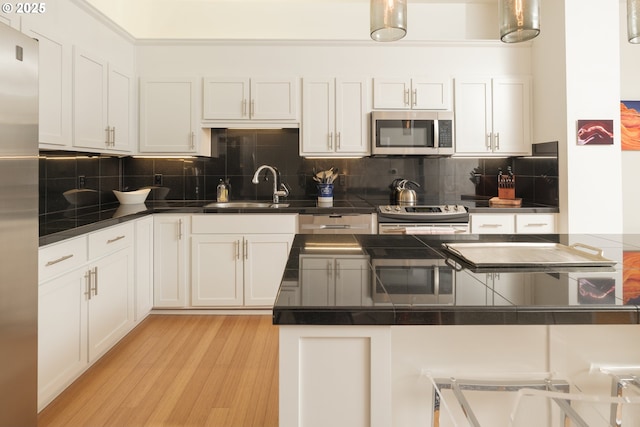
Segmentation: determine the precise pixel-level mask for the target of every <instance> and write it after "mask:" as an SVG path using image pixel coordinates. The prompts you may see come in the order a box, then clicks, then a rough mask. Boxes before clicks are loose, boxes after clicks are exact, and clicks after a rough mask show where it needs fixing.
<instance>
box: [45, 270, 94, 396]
mask: <svg viewBox="0 0 640 427" xmlns="http://www.w3.org/2000/svg"><path fill="white" fill-rule="evenodd" d="M86 273H87V270H86V269H77V270H73V271H71V272H69V273H67V274H65V275H63V276H60V277H58V278H56V279H53V280H50V281H48V282H45V283H42V284H41V285H40V286H39V289H38V409H42V408H44V407H45V406H46V405H47V404H48V403H49V402H51V400H53V398H54V397H55V396H57V395H58V393H60V391H62V390H63V389H64V388H65V387H67V386H68V385H69V384H70V383H71V382H72V381H73V380H74V379H75V378H76V377H77V376H78V375H79V374H80V373H81V372H82V371H83V370H84V369H85V368H86V366H87V322H86V318H87V296H86V295H85V294H86V292H87V291H88V287H87V284H88V282H87V278H86V277H85V274H86Z"/></svg>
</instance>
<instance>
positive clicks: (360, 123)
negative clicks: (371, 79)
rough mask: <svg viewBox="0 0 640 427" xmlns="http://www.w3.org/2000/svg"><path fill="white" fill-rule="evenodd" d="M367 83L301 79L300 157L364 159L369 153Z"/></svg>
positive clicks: (357, 79) (360, 80)
mask: <svg viewBox="0 0 640 427" xmlns="http://www.w3.org/2000/svg"><path fill="white" fill-rule="evenodd" d="M367 82H368V81H367V79H364V78H353V79H350V78H333V77H321V78H304V79H303V83H302V86H303V89H302V90H303V93H302V106H303V107H302V143H301V146H300V155H301V156H335V157H340V156H349V155H361V156H366V155H368V154H369V152H370V148H369V138H368V132H367V131H368V126H367V123H368V121H367V115H368V113H369V107H368V104H367V98H368V97H367Z"/></svg>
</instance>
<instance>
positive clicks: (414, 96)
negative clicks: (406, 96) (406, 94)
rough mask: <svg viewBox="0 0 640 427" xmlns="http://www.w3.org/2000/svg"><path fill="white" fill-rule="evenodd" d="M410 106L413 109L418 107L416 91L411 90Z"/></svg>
mask: <svg viewBox="0 0 640 427" xmlns="http://www.w3.org/2000/svg"><path fill="white" fill-rule="evenodd" d="M411 105H412V106H413V107H415V106H416V105H418V89H414V90H413V97H412V98H411Z"/></svg>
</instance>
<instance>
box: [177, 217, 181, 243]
mask: <svg viewBox="0 0 640 427" xmlns="http://www.w3.org/2000/svg"><path fill="white" fill-rule="evenodd" d="M178 240H182V218H180V219H179V220H178Z"/></svg>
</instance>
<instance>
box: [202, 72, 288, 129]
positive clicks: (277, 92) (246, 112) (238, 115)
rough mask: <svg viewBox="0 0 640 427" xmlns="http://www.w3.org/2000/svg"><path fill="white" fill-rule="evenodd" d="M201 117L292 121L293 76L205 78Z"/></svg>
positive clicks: (207, 118)
mask: <svg viewBox="0 0 640 427" xmlns="http://www.w3.org/2000/svg"><path fill="white" fill-rule="evenodd" d="M203 91H204V93H203V97H204V102H203V113H202V117H203V119H204V120H285V121H286V120H295V119H296V118H297V117H298V116H297V114H298V109H297V98H296V92H297V91H296V79H295V78H281V79H278V78H256V77H252V78H248V77H244V78H243V77H205V78H204V79H203Z"/></svg>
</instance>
